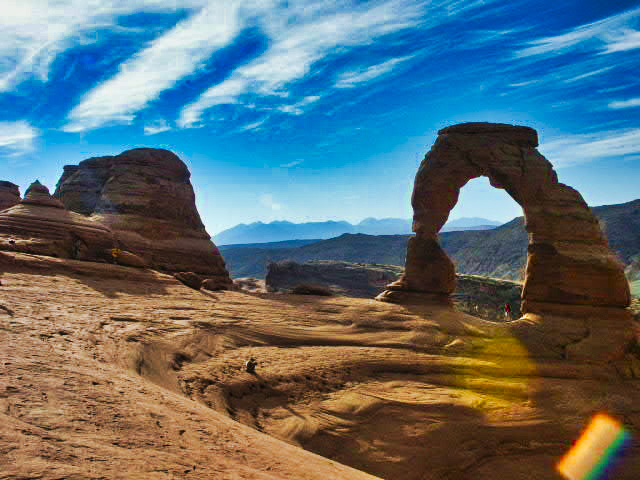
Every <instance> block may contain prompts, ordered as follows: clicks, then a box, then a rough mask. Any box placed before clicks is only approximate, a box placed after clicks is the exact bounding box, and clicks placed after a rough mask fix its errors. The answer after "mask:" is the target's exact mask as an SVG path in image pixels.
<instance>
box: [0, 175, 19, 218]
mask: <svg viewBox="0 0 640 480" xmlns="http://www.w3.org/2000/svg"><path fill="white" fill-rule="evenodd" d="M18 203H20V189H19V188H18V185H15V184H13V183H11V182H7V181H4V180H0V211H2V210H5V209H7V208H9V207H13V206H14V205H17V204H18Z"/></svg>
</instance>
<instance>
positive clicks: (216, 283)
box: [201, 275, 234, 292]
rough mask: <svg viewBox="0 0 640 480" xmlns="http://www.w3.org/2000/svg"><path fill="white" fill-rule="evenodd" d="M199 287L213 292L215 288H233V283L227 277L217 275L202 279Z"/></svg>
mask: <svg viewBox="0 0 640 480" xmlns="http://www.w3.org/2000/svg"><path fill="white" fill-rule="evenodd" d="M201 288H204V289H205V290H210V291H214V292H215V291H217V290H233V289H234V285H233V281H231V280H230V279H229V278H228V277H225V276H224V275H219V276H217V277H211V278H206V279H204V280H203V281H202V285H201Z"/></svg>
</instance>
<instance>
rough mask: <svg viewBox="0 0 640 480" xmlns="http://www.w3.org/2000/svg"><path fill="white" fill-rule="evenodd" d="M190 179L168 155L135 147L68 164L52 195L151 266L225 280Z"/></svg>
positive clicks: (220, 257) (169, 154) (184, 166)
mask: <svg viewBox="0 0 640 480" xmlns="http://www.w3.org/2000/svg"><path fill="white" fill-rule="evenodd" d="M190 176H191V174H190V173H189V170H188V169H187V167H186V165H185V164H184V163H183V162H182V160H180V158H178V157H177V156H176V155H175V154H173V153H172V152H170V151H168V150H162V149H154V148H137V149H134V150H128V151H126V152H123V153H121V154H120V155H116V156H106V157H95V158H90V159H87V160H84V161H82V162H80V164H79V165H77V166H66V167H65V168H64V173H63V175H62V177H61V178H60V181H59V182H58V186H57V188H56V192H55V196H56V197H57V198H59V199H60V200H61V201H62V202H63V204H64V205H65V207H66V208H68V209H69V210H72V211H74V212H78V213H81V214H83V215H88V216H90V218H91V219H93V220H96V221H98V222H100V223H102V224H104V225H106V226H108V227H109V228H110V229H111V230H112V231H113V232H114V234H115V235H116V237H117V238H118V241H119V244H120V245H121V246H122V249H123V250H127V251H129V252H131V253H134V254H135V255H137V256H139V257H140V258H143V259H144V261H145V263H147V264H148V265H150V266H152V267H153V268H157V269H161V270H166V271H169V272H185V271H187V272H194V273H197V274H200V275H203V276H205V277H206V276H214V277H215V276H222V277H225V278H227V279H228V278H229V274H228V272H227V270H226V267H225V263H224V260H223V259H222V256H221V255H220V252H219V251H218V249H217V247H216V246H215V245H214V244H213V242H212V241H211V239H210V236H209V234H208V233H207V232H206V230H205V228H204V225H203V224H202V221H201V220H200V215H199V214H198V211H197V209H196V205H195V194H194V191H193V187H192V186H191V183H190V181H189V178H190ZM229 281H230V279H229Z"/></svg>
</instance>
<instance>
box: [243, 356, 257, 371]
mask: <svg viewBox="0 0 640 480" xmlns="http://www.w3.org/2000/svg"><path fill="white" fill-rule="evenodd" d="M257 365H258V362H256V359H255V358H253V357H251V358H250V359H249V360H247V363H245V364H244V369H245V370H246V371H247V373H256V366H257Z"/></svg>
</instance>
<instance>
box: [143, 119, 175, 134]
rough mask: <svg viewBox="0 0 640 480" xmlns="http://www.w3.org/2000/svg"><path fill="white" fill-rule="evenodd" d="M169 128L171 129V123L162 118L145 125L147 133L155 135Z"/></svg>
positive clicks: (145, 132)
mask: <svg viewBox="0 0 640 480" xmlns="http://www.w3.org/2000/svg"><path fill="white" fill-rule="evenodd" d="M169 130H171V125H169V124H168V123H167V121H166V120H164V119H162V118H161V119H160V120H156V121H155V122H151V123H149V124H147V125H145V126H144V134H145V135H155V134H156V133H162V132H167V131H169Z"/></svg>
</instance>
